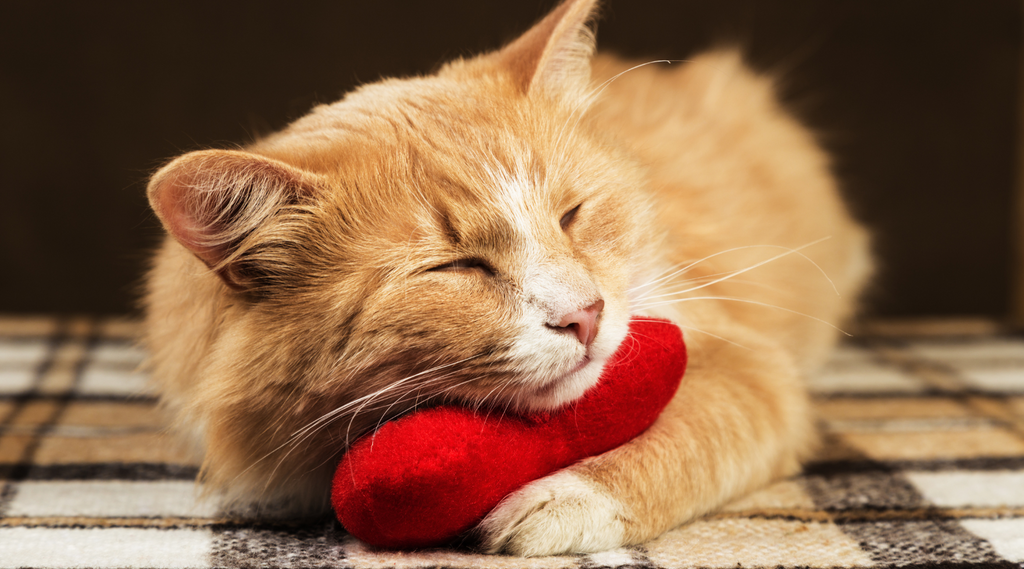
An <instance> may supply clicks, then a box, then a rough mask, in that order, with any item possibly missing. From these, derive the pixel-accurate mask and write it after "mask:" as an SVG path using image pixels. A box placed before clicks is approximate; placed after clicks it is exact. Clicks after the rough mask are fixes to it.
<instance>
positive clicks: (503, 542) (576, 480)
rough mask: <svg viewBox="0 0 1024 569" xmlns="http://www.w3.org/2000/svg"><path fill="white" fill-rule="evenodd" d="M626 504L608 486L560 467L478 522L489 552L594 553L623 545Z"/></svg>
mask: <svg viewBox="0 0 1024 569" xmlns="http://www.w3.org/2000/svg"><path fill="white" fill-rule="evenodd" d="M621 514H622V506H621V505H620V503H619V501H618V500H616V499H615V498H613V497H612V496H610V495H609V494H608V492H607V491H606V490H604V489H603V488H601V487H600V486H598V485H597V484H594V483H593V482H590V481H589V480H587V479H585V478H582V477H580V476H577V475H576V474H573V473H572V472H570V471H568V470H562V471H561V472H557V473H555V474H552V475H551V476H548V477H546V478H541V479H540V480H536V481H534V482H531V483H530V484H528V485H526V486H524V487H523V488H521V489H519V490H518V491H516V492H515V493H513V494H511V495H509V496H508V497H507V498H505V499H504V500H503V501H502V502H501V504H498V507H497V508H495V509H494V510H493V511H491V513H490V514H488V515H487V517H486V518H484V520H483V521H482V522H480V525H479V526H477V531H479V532H480V535H481V536H482V541H483V547H484V548H485V550H486V551H488V552H489V553H498V552H501V551H504V552H506V553H511V554H513V555H522V556H529V557H532V556H538V555H557V554H560V553H593V552H597V551H607V550H609V549H614V548H616V547H620V546H621V545H622V540H623V533H624V532H623V525H622V516H621Z"/></svg>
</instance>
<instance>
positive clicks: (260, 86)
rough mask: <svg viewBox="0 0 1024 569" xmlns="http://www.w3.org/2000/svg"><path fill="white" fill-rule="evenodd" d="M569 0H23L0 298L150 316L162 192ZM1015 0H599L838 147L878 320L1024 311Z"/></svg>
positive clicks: (656, 50) (1, 68)
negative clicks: (189, 168)
mask: <svg viewBox="0 0 1024 569" xmlns="http://www.w3.org/2000/svg"><path fill="white" fill-rule="evenodd" d="M553 4H554V1H553V0H515V1H505V2H497V1H481V0H437V1H434V2H422V1H415V2H414V1H397V0H379V1H376V2H365V1H358V2H357V1H350V0H318V1H308V2H302V1H300V2H290V3H284V2H270V1H263V0H245V1H239V0H218V1H217V2H209V1H208V0H201V1H200V0H175V1H173V2H172V1H161V0H155V1H150V2H102V1H97V2H69V1H64V2H50V1H45V0H31V1H24V0H8V1H6V2H4V7H3V10H2V13H3V16H2V20H3V22H2V23H0V32H2V33H0V125H2V126H0V312H8V313H11V312H13V313H52V312H64V313H92V314H121V313H132V312H133V311H135V310H136V309H135V303H136V298H137V289H138V283H139V282H140V278H141V275H142V273H143V271H144V269H145V266H146V257H147V252H148V251H150V250H151V249H152V248H153V247H154V246H155V244H156V243H157V240H158V238H159V236H160V234H161V231H160V228H159V225H158V223H157V221H156V219H155V218H154V216H153V215H152V214H150V213H149V212H148V210H147V206H146V200H145V195H144V191H145V183H146V178H147V176H148V174H149V173H151V172H152V171H153V170H154V169H155V168H156V167H158V166H159V165H160V164H161V163H162V162H163V161H165V160H167V159H168V158H170V157H172V156H174V155H176V154H179V153H181V152H184V151H188V150H193V149H198V148H205V147H211V146H231V145H237V144H243V143H245V142H247V141H249V140H251V139H252V138H253V137H255V136H257V135H259V134H261V133H267V132H271V131H273V130H276V129H278V128H280V127H282V126H284V125H285V124H287V123H288V122H289V121H290V120H294V119H296V118H298V117H299V116H301V115H303V114H304V113H305V112H306V111H307V110H308V109H309V108H310V107H311V106H312V105H314V104H316V103H326V102H331V101H333V100H335V99H337V98H339V97H340V95H341V94H342V93H344V92H345V91H347V90H349V89H351V88H352V87H353V86H355V85H358V84H360V83H365V82H370V81H374V80H376V79H378V78H379V77H381V76H394V75H408V74H414V73H428V72H430V71H431V70H432V69H435V68H436V67H437V66H438V65H439V64H440V63H442V62H443V61H445V60H447V59H450V58H452V57H455V56H459V55H467V54H471V53H474V52H478V51H481V50H488V49H493V48H496V47H498V46H500V45H501V44H502V43H503V42H504V41H507V40H509V39H511V38H513V37H515V35H516V34H517V33H518V32H521V31H523V30H525V29H526V28H527V27H528V26H529V25H530V24H531V23H532V22H533V21H535V20H536V19H537V18H539V17H540V16H542V15H543V14H544V13H545V12H546V11H547V10H548V9H549V8H550V7H551V6H552V5H553ZM1021 12H1022V4H1021V2H1020V0H984V1H982V2H978V1H973V0H944V1H943V0H829V1H827V2H823V1H821V0H699V1H697V0H606V2H605V9H604V11H603V16H602V18H601V20H600V23H599V27H598V38H599V45H600V46H601V47H602V48H603V49H607V50H612V51H616V52H619V53H621V54H625V55H629V56H636V57H649V58H668V59H683V58H686V57H687V56H688V55H690V54H693V53H695V52H696V51H699V50H701V49H706V48H708V47H711V46H715V45H721V44H727V43H735V44H739V45H741V46H743V47H744V49H745V51H746V53H747V54H748V57H749V59H750V61H751V63H752V64H753V65H754V66H755V67H757V68H759V69H762V70H765V71H768V72H772V73H776V74H778V76H779V77H780V78H781V81H780V88H781V91H782V96H783V98H784V100H785V102H786V103H787V104H788V105H789V106H790V108H791V109H792V110H793V111H794V112H795V113H797V114H798V115H799V116H801V117H802V118H803V119H804V120H805V121H806V122H807V123H808V124H809V125H811V127H812V128H813V129H814V130H815V131H816V132H817V133H818V134H819V136H820V138H821V141H822V143H823V144H824V145H825V146H826V147H827V148H828V149H829V150H830V151H831V153H832V155H833V156H834V159H835V170H836V173H837V174H838V176H839V177H840V179H841V181H842V183H843V187H844V190H845V191H846V195H847V198H848V201H849V203H850V204H851V206H852V207H853V209H854V211H855V212H856V214H857V215H858V216H859V217H860V218H861V219H862V220H863V221H864V222H865V223H867V224H868V225H869V226H870V227H872V228H873V230H874V232H875V234H876V249H877V252H878V254H879V257H880V264H881V273H880V276H879V279H878V282H877V285H876V286H875V287H874V289H873V290H872V292H871V296H870V299H869V307H870V310H871V313H872V314H875V315H881V316H891V317H898V316H918V315H980V316H988V317H995V318H1000V319H1001V318H1005V317H1007V316H1008V315H1009V314H1010V313H1011V311H1012V310H1014V307H1015V304H1014V290H1015V289H1016V288H1018V287H1015V286H1014V284H1013V282H1014V278H1015V276H1014V275H1015V272H1014V268H1013V267H1014V266H1015V264H1016V263H1015V261H1014V259H1015V256H1016V255H1019V251H1017V250H1016V249H1015V248H1014V247H1013V243H1014V242H1015V241H1016V240H1017V239H1015V237H1014V235H1015V232H1016V231H1018V228H1017V225H1016V222H1015V211H1016V208H1017V201H1016V197H1015V196H1016V193H1017V191H1016V185H1017V175H1016V172H1017V156H1018V155H1017V150H1016V149H1017V144H1018V135H1019V132H1020V129H1019V125H1020V122H1021V121H1020V119H1019V116H1018V115H1019V111H1020V109H1021V103H1020V101H1021V94H1020V92H1019V91H1020V71H1021V67H1022V66H1021V63H1022V62H1021V59H1020V58H1021V53H1022V45H1021V41H1022V35H1021V27H1022V25H1021V24H1022V13H1021Z"/></svg>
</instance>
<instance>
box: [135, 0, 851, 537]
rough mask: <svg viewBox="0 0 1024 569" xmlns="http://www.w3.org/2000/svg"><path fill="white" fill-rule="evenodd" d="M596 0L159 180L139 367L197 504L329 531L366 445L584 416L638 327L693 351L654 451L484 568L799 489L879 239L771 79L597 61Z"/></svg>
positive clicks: (524, 530) (735, 69)
mask: <svg viewBox="0 0 1024 569" xmlns="http://www.w3.org/2000/svg"><path fill="white" fill-rule="evenodd" d="M594 4H595V0H565V2H563V3H562V4H561V5H560V6H558V7H557V8H555V10H554V11H552V12H551V14H549V15H548V16H547V17H546V18H545V19H544V20H542V21H541V22H539V23H538V24H537V25H536V26H534V27H533V28H532V29H530V30H529V31H528V32H526V34H524V35H523V36H522V37H520V38H519V39H518V40H516V41H514V42H512V43H511V44H509V45H508V46H506V47H505V48H503V49H501V50H499V51H496V52H494V53H490V54H485V55H482V56H479V57H476V58H472V59H464V60H458V61H455V62H452V63H450V64H448V65H447V66H445V67H444V68H443V69H441V70H440V71H439V72H438V73H437V74H435V75H431V76H425V77H415V78H410V79H403V80H395V79H389V80H385V81H381V82H379V83H375V84H371V85H367V86H364V87H361V88H359V89H358V90H356V91H355V92H353V93H350V94H349V95H348V96H346V97H345V98H344V99H343V100H341V101H339V102H337V103H334V104H332V105H326V106H320V107H317V108H315V109H313V111H312V112H311V113H310V114H309V115H307V116H306V117H304V118H302V119H300V120H298V121H296V122H295V123H293V124H291V125H290V126H288V127H287V128H286V129H284V130H283V131H281V132H279V133H277V134H275V135H272V136H270V137H268V138H266V139H263V140H260V141H258V142H256V143H254V144H252V145H251V146H248V147H246V148H244V149H241V150H206V151H199V152H194V153H190V154H186V155H184V156H182V157H179V158H177V159H176V160H174V161H172V162H171V163H169V164H168V165H167V166H165V167H164V168H162V169H161V170H160V171H159V172H157V173H156V174H155V175H154V176H153V178H152V180H151V182H150V185H149V189H148V193H149V198H150V202H151V204H152V206H153V209H154V211H155V212H156V213H157V215H158V217H159V218H160V220H161V222H162V223H163V225H164V227H165V228H166V230H167V232H168V234H169V237H168V238H167V239H166V241H165V242H164V244H163V246H162V248H161V249H160V250H159V252H158V253H157V255H156V257H155V260H154V264H153V269H152V271H151V272H150V275H149V279H148V291H147V295H146V299H145V303H146V308H147V330H148V332H147V343H148V347H149V349H150V351H151V353H152V361H151V367H152V372H153V378H154V381H155V382H156V383H157V385H158V387H159V388H160V390H161V392H162V394H163V400H164V401H165V403H166V404H167V406H168V407H169V408H170V409H171V410H172V412H173V413H175V415H176V416H177V422H178V424H179V426H181V427H182V429H183V430H185V431H187V432H190V433H191V434H192V435H193V437H194V439H195V440H196V441H197V446H198V447H199V448H200V449H202V452H203V453H204V462H203V469H202V474H201V479H202V481H203V482H204V484H205V487H206V488H209V489H213V490H215V491H219V492H222V493H224V494H225V496H226V498H227V499H228V500H229V501H230V502H233V503H239V504H242V503H249V504H257V505H270V504H274V505H284V506H285V507H286V508H287V509H288V510H289V511H292V512H307V513H308V512H316V511H319V510H321V509H322V508H324V507H325V506H326V503H327V499H328V494H329V492H328V487H329V482H330V475H331V472H332V470H333V468H334V464H335V462H336V460H337V458H338V456H339V455H340V454H341V453H342V452H344V450H345V447H346V445H347V444H348V442H349V441H351V440H353V439H354V438H355V437H356V436H357V435H359V434H361V433H363V432H365V431H367V430H368V429H372V428H373V427H374V426H376V425H377V424H379V422H380V421H382V420H386V419H388V418H390V417H394V416H397V415H399V414H401V413H403V412H406V411H408V410H409V409H411V408H413V407H415V406H417V405H424V404H430V403H433V402H436V401H439V400H457V401H462V402H464V403H466V404H469V405H491V406H497V407H501V408H516V409H550V408H554V407H557V406H560V405H562V404H565V403H567V402H570V401H572V400H573V399H575V398H577V397H579V396H580V395H581V394H582V393H583V392H584V391H585V390H586V389H587V388H588V387H590V386H591V385H593V384H594V383H595V381H596V380H597V378H598V376H599V374H600V372H601V369H602V366H603V364H604V362H605V360H606V359H607V358H608V357H609V356H610V355H611V354H612V353H613V352H614V351H615V349H616V348H617V347H618V345H619V343H620V342H621V341H622V339H623V338H624V336H625V333H626V329H627V321H628V319H629V317H630V315H633V314H650V315H656V316H662V317H667V318H670V319H672V320H674V321H676V322H677V323H679V324H680V325H682V326H683V327H684V328H685V329H686V331H687V344H688V346H689V349H690V352H691V363H690V370H689V371H688V381H687V382H686V383H685V384H684V387H683V388H682V389H681V390H680V391H679V392H678V394H677V395H676V397H675V399H674V400H673V402H672V403H671V404H670V405H669V407H668V408H667V409H666V411H665V412H664V413H663V414H662V416H661V417H660V418H659V420H658V421H657V422H656V423H655V425H654V426H653V427H652V428H651V429H650V430H649V431H647V432H646V433H644V434H643V435H642V436H641V437H639V438H638V439H636V440H634V441H632V442H631V443H629V444H627V445H624V446H622V447H620V448H618V449H616V450H613V451H611V452H609V453H606V454H604V455H601V456H598V457H595V458H592V459H588V460H585V461H583V462H581V463H578V464H576V465H574V466H572V467H570V468H568V469H566V470H564V471H561V472H560V473H557V474H556V475H554V476H551V477H548V478H545V479H542V480H539V481H537V482H535V483H533V484H531V485H529V486H527V487H526V488H524V489H522V490H521V491H519V492H517V493H516V494H513V495H512V496H510V497H509V498H508V499H507V500H506V501H505V502H503V504H502V505H501V506H499V507H498V508H497V509H496V510H495V511H494V512H493V513H492V514H491V515H490V516H489V517H488V518H487V519H486V520H485V521H484V522H483V523H482V524H481V526H480V528H479V533H480V538H481V542H482V543H483V544H484V547H485V548H487V549H488V550H491V551H502V550H503V551H508V552H512V553H518V554H525V555H540V554H549V553H561V552H573V551H595V550H601V549H607V548H612V547H616V546H619V545H623V544H629V543H638V542H642V541H645V540H648V539H651V538H653V537H655V536H657V535H658V534H660V533H661V532H663V531H665V530H667V529H669V528H672V527H674V526H676V525H678V524H680V523H683V522H686V521H687V520H690V519H692V518H694V517H695V516H699V515H701V514H703V513H706V512H708V511H710V510H712V509H714V508H716V507H718V506H719V505H721V504H722V503H724V502H725V501H727V500H729V499H731V498H733V497H735V496H737V495H739V494H742V493H744V492H748V491H750V490H753V489H755V488H757V487H759V486H761V485H763V484H765V483H767V482H769V481H770V480H772V479H775V478H777V477H780V476H786V475H789V474H792V473H794V472H796V471H797V469H798V468H799V464H800V460H801V459H803V458H805V457H806V456H807V454H808V452H809V451H810V450H811V448H812V446H813V443H814V440H815V437H814V431H813V428H812V425H811V418H810V414H809V409H808V402H807V396H806V393H805V391H804V388H803V387H802V385H801V381H800V378H801V375H802V374H803V373H804V372H806V371H807V370H809V369H811V368H812V367H813V366H814V365H815V364H817V363H818V362H820V361H821V360H822V359H823V358H824V357H825V356H826V354H827V351H828V349H829V348H830V346H831V345H832V344H833V343H834V341H835V337H836V330H835V329H834V328H833V327H832V326H830V325H829V324H828V323H836V324H838V323H841V322H842V320H843V319H844V318H846V317H847V316H849V315H850V314H851V311H852V309H853V303H854V301H855V299H856V298H857V294H858V290H859V289H860V287H861V285H862V284H863V282H864V280H865V278H866V277H867V275H868V273H869V259H868V255H867V252H866V251H867V239H866V237H865V233H864V232H863V231H862V230H861V229H860V228H859V226H858V225H857V224H856V223H855V222H854V221H853V220H852V219H851V218H850V216H849V215H848V214H847V213H846V210H845V209H844V207H843V204H842V202H841V199H840V197H839V195H838V193H837V191H836V185H835V182H834V181H833V179H832V177H831V175H830V173H829V166H828V161H827V158H826V156H825V155H824V154H823V153H822V152H821V151H820V150H819V148H818V146H817V145H816V144H815V142H814V140H813V138H812V137H811V135H810V134H808V132H807V131H806V130H805V129H804V128H802V127H801V126H800V125H799V124H798V123H797V122H795V121H794V120H793V119H792V118H791V117H790V116H788V115H787V114H786V113H785V112H784V111H783V110H782V109H781V108H780V106H779V104H778V103H777V102H776V98H775V96H774V93H773V87H772V84H771V81H770V80H769V79H767V78H765V77H761V76H758V75H757V74H755V73H753V72H751V71H750V70H748V69H747V68H746V67H744V65H743V64H742V62H741V60H740V58H739V57H738V55H737V54H736V53H733V52H729V51H719V52H713V53H709V54H706V55H703V56H700V57H697V58H695V59H693V60H691V61H688V62H685V63H676V64H672V65H647V66H642V67H638V68H637V67H635V65H636V64H634V63H628V62H623V61H620V60H617V59H614V58H611V57H606V56H598V57H596V58H592V57H591V53H592V51H593V36H592V34H591V33H590V31H589V29H588V27H587V21H588V19H589V18H590V17H591V15H592V13H593V11H594ZM587 314H590V316H587ZM588 318H589V319H590V320H588ZM590 325H593V326H596V330H597V333H596V336H595V337H594V338H593V340H592V341H589V340H588V339H584V338H585V336H586V334H580V333H579V330H580V329H583V328H586V326H590Z"/></svg>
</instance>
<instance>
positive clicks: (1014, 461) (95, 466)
mask: <svg viewBox="0 0 1024 569" xmlns="http://www.w3.org/2000/svg"><path fill="white" fill-rule="evenodd" d="M974 328H977V327H974ZM136 332H137V326H136V325H135V324H133V323H130V322H119V321H110V320H91V319H80V318H30V319H26V318H21V319H17V318H0V567H256V566H267V567H310V566H316V567H359V568H362V567H366V568H370V567H409V568H421V567H542V568H543V567H552V568H554V567H581V568H595V567H620V566H627V567H645V568H675V567H721V568H733V567H785V568H790V567H794V568H795V567H829V568H833V567H843V568H846V567H945V568H949V567H963V568H967V567H1016V568H1024V338H1022V337H1017V336H1013V335H1008V334H1000V333H998V332H993V331H992V330H987V329H986V328H985V327H982V329H981V330H980V331H979V330H975V329H973V328H972V327H969V326H966V325H964V326H958V325H952V326H948V325H947V326H939V325H935V326H929V325H922V326H917V327H913V328H910V329H905V330H902V331H900V330H897V332H899V333H898V334H896V335H894V334H893V331H892V330H889V331H888V333H885V334H879V333H869V334H866V335H865V334H861V335H858V337H857V338H855V339H854V340H853V341H851V342H849V343H847V344H846V345H844V346H843V347H842V348H841V349H840V350H839V352H838V353H837V354H836V356H835V358H834V359H833V360H832V362H831V363H830V364H829V365H828V367H827V368H826V369H825V370H824V371H823V372H822V373H821V374H819V375H818V376H817V377H815V378H813V380H812V381H811V388H812V390H813V392H814V394H815V401H816V406H817V409H818V411H819V414H820V421H821V424H822V427H823V429H824V432H825V433H826V439H827V441H826V442H827V444H826V445H825V448H824V449H823V450H822V452H821V453H820V455H819V456H818V457H817V459H816V460H815V461H813V462H812V463H811V464H809V465H808V466H807V468H806V470H805V472H804V474H803V475H801V476H799V477H797V478H793V479H790V480H785V481H782V482H779V483H777V484H775V485H773V486H771V487H769V488H766V489H764V490H762V491H760V492H757V493H755V494H753V495H750V496H747V497H745V498H742V499H740V500H738V501H737V502H735V503H733V504H731V505H730V506H728V507H727V508H725V509H724V510H723V511H721V512H720V513H718V514H716V515H713V516H710V517H708V518H705V519H702V520H700V521H697V522H694V523H692V524H689V525H686V526H684V527H681V528H679V529H676V530H674V531H671V532H669V533H667V534H666V535H664V536H662V537H661V538H659V539H656V540H655V541H653V542H651V543H647V544H645V545H643V546H639V547H630V548H624V549H619V550H615V551H609V552H605V553H600V554H594V555H583V556H565V557H550V558H539V559H521V558H515V557H507V556H484V555H476V554H474V553H473V552H470V551H462V550H449V549H440V550H427V551H413V552H389V551H380V550H376V549H373V548H371V547H368V546H365V545H363V544H361V543H359V542H358V541H356V540H355V539H353V538H351V537H349V536H347V535H346V534H345V532H344V530H342V529H341V528H340V527H339V526H338V524H337V523H336V522H333V521H331V520H317V521H312V522H306V523H302V524H280V523H278V524H276V525H275V524H272V523H268V522H259V521H245V520H239V519H228V518H223V517H220V516H219V514H218V512H217V509H216V507H215V505H214V504H211V503H209V502H205V501H203V500H202V499H200V498H199V497H198V496H197V495H196V493H195V489H194V487H193V483H192V479H193V477H194V476H195V474H196V470H197V469H196V464H195V463H194V462H192V461H190V460H189V458H188V455H187V454H186V453H184V452H182V450H181V449H179V448H177V447H176V446H174V444H173V443H172V441H171V440H169V439H168V438H166V437H165V436H164V434H163V431H162V429H163V425H162V422H161V419H160V415H159V413H158V411H157V408H156V401H155V399H154V398H153V396H152V394H150V393H149V392H147V390H146V381H145V379H146V378H145V377H144V376H143V375H142V374H140V373H139V372H138V371H137V366H138V365H139V363H140V362H141V360H142V359H143V357H144V354H143V353H142V352H141V351H140V350H139V349H137V348H136V347H134V345H133V338H134V337H135V334H136ZM876 332H877V331H876Z"/></svg>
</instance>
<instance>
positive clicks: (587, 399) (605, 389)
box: [331, 319, 686, 548]
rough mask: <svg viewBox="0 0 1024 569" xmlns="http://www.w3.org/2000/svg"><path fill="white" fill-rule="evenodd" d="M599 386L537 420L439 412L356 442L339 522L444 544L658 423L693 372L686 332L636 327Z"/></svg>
mask: <svg viewBox="0 0 1024 569" xmlns="http://www.w3.org/2000/svg"><path fill="white" fill-rule="evenodd" d="M629 330H630V333H629V337H627V338H626V341H625V342H623V344H622V346H621V347H620V348H619V350H618V352H616V353H615V355H614V356H613V357H612V360H611V361H610V362H609V364H608V365H607V367H606V368H605V371H604V374H603V375H602V376H601V380H600V382H599V383H598V385H597V386H596V387H594V388H593V389H591V390H590V391H588V392H587V393H586V394H585V395H584V396H583V397H582V398H581V399H579V400H578V401H575V402H573V403H570V404H569V405H567V406H565V407H564V408H562V409H560V410H557V411H554V412H550V413H538V414H533V415H528V416H507V415H504V414H502V413H496V414H495V415H488V413H487V412H484V411H473V410H471V409H468V408H464V407H452V406H446V407H435V408H431V409H427V410H425V411H419V412H416V413H412V414H410V415H406V416H405V417H402V418H400V419H398V420H396V421H392V422H390V423H386V424H384V426H383V427H381V428H380V429H379V430H378V431H377V432H376V433H373V434H371V435H367V436H365V437H363V438H362V439H360V440H359V441H357V442H356V444H355V445H353V446H352V448H351V449H350V450H349V451H348V452H347V453H346V454H345V456H344V457H343V458H342V460H341V463H340V464H339V465H338V469H337V471H336V472H335V475H334V487H333V489H332V491H331V501H332V503H333V504H334V511H335V512H336V513H337V515H338V520H339V521H341V524H342V525H343V526H345V529H346V530H348V531H349V533H351V534H352V535H354V536H356V537H358V538H359V539H361V540H363V541H365V542H367V543H370V544H372V545H377V546H381V547H394V548H415V547H429V546H437V545H443V544H445V543H448V542H450V541H452V540H453V539H454V538H455V537H457V536H458V535H459V534H462V533H463V532H465V531H466V530H469V529H470V528H472V527H473V526H474V525H476V524H477V523H478V522H479V521H480V520H481V519H483V517H484V516H486V515H487V513H488V512H490V511H491V510H492V509H493V508H494V507H495V506H497V505H498V503H499V502H500V501H501V499H502V498H504V497H505V496H507V495H509V494H510V493H512V492H513V491H515V490H516V489H518V488H520V487H522V486H523V485H525V484H527V483H528V482H530V481H532V480H536V479H538V478H541V477H544V476H546V475H548V474H551V473H552V472H554V471H556V470H559V469H561V468H564V467H566V466H568V465H570V464H572V463H574V462H577V461H579V460H581V459H583V458H586V457H588V456H594V455H598V454H601V453H603V452H606V451H608V450H611V449H613V448H615V447H617V446H619V445H621V444H623V443H625V442H627V441H629V440H631V439H632V438H634V437H636V436H637V435H639V434H640V433H642V432H643V431H645V430H646V429H647V427H649V426H650V425H651V423H653V422H654V420H655V419H657V417H658V415H659V414H660V413H661V411H662V409H664V408H665V406H666V405H667V404H668V402H669V400H670V399H671V398H672V396H673V395H674V394H675V392H676V389H678V387H679V382H680V380H681V379H682V377H683V372H684V371H685V370H686V347H685V345H684V344H683V336H682V333H681V332H680V330H679V328H677V327H676V326H675V325H674V324H671V323H669V322H666V321H663V320H647V319H643V320H641V319H636V320H633V321H631V322H630V328H629Z"/></svg>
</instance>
